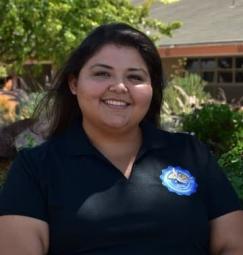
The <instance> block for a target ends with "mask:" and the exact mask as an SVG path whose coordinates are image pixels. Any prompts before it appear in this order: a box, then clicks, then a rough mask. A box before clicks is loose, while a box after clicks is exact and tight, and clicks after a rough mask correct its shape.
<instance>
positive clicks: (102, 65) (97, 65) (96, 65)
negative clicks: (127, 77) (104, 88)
mask: <svg viewBox="0 0 243 255" xmlns="http://www.w3.org/2000/svg"><path fill="white" fill-rule="evenodd" d="M95 67H103V68H107V69H113V67H112V66H109V65H106V64H100V63H97V64H94V65H92V66H91V67H90V69H93V68H95Z"/></svg>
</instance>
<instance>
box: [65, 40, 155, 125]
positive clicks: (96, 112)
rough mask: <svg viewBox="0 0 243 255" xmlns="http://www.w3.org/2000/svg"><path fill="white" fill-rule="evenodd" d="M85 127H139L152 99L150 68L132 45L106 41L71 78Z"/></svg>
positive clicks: (72, 90)
mask: <svg viewBox="0 0 243 255" xmlns="http://www.w3.org/2000/svg"><path fill="white" fill-rule="evenodd" d="M69 86H70V89H71V92H72V93H73V94H75V95H76V96H77V100H78V103H79V106H80V109H81V112H82V116H83V126H84V127H85V128H89V127H96V128H112V130H115V129H124V130H125V129H126V128H131V127H137V126H138V125H139V123H140V122H141V120H142V119H143V118H144V116H145V115H146V113H147V111H148V109H149V106H150V102H151V99H152V93H153V91H152V86H151V79H150V75H149V71H148V68H147V66H146V64H145V62H144V60H143V58H142V57H141V55H140V54H139V52H138V51H137V50H136V49H135V48H132V47H127V46H117V45H114V44H107V45H105V46H103V47H102V48H101V49H100V50H99V51H98V52H97V53H96V54H95V55H94V56H92V57H91V58H90V59H89V60H88V61H87V63H86V64H85V65H84V66H83V68H82V69H81V71H80V73H79V76H78V78H77V79H76V78H72V79H70V82H69Z"/></svg>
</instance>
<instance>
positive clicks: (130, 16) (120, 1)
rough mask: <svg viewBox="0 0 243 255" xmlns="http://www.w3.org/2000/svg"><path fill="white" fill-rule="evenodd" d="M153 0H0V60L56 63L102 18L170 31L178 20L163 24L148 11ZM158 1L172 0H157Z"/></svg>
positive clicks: (16, 64) (18, 63) (155, 33)
mask: <svg viewBox="0 0 243 255" xmlns="http://www.w3.org/2000/svg"><path fill="white" fill-rule="evenodd" d="M154 2H158V1H154V0H152V1H151V0H147V1H144V2H143V4H141V5H136V6H134V5H132V4H131V1H128V0H82V1H80V0H1V1H0V24H1V26H0V45H1V49H0V63H2V66H5V67H6V68H7V67H9V66H10V67H12V66H13V65H14V67H15V68H16V67H18V68H19V69H21V67H22V64H23V63H24V62H25V61H26V60H33V61H41V60H51V61H52V62H53V63H54V64H56V65H59V64H60V63H62V62H63V60H64V59H65V57H66V55H67V53H68V52H70V51H71V50H72V49H73V48H74V47H76V46H77V45H78V44H79V43H80V41H82V39H83V38H84V37H85V36H86V35H87V33H88V32H89V31H90V30H91V29H92V28H94V27H96V26H98V25H99V24H102V23H109V22H115V21H116V22H117V21H122V22H126V23H129V24H131V25H133V26H135V27H137V28H140V29H142V30H143V31H145V32H146V33H147V34H148V35H150V36H151V37H152V38H153V39H155V40H156V39H158V38H159V37H160V36H161V34H165V35H168V36H170V35H171V33H172V31H173V30H174V29H177V28H178V27H180V22H172V23H171V24H164V23H163V22H161V21H159V20H156V19H152V18H150V17H149V10H150V7H151V5H152V4H153V3H154ZM160 2H165V3H168V2H173V0H170V1H168V0H167V1H166V0H164V1H160Z"/></svg>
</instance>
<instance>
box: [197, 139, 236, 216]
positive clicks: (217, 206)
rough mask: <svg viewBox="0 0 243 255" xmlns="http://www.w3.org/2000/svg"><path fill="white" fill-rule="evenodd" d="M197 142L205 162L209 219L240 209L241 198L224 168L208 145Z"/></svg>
mask: <svg viewBox="0 0 243 255" xmlns="http://www.w3.org/2000/svg"><path fill="white" fill-rule="evenodd" d="M197 143H198V146H199V147H200V148H199V150H198V153H200V154H201V157H200V158H201V163H202V164H203V174H204V178H203V179H204V182H205V183H204V189H205V198H204V199H205V202H206V206H207V211H208V218H209V220H212V219H214V218H217V217H220V216H222V215H224V214H227V213H230V212H233V211H236V210H240V209H241V205H240V201H239V198H238V196H237V194H236V192H235V190H234V188H233V186H232V184H231V183H230V181H229V180H228V179H227V177H226V175H225V173H224V172H223V169H222V168H220V166H219V165H218V163H217V161H216V159H215V157H214V156H213V155H212V153H211V152H210V151H209V149H208V147H207V146H206V145H204V144H203V143H201V142H198V141H197Z"/></svg>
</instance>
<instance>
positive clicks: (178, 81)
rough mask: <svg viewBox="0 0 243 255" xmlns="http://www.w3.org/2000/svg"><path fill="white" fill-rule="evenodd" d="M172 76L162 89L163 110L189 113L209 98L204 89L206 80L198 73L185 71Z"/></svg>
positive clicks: (174, 112)
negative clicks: (163, 89)
mask: <svg viewBox="0 0 243 255" xmlns="http://www.w3.org/2000/svg"><path fill="white" fill-rule="evenodd" d="M172 77H173V78H172V80H171V81H170V82H169V83H168V85H167V87H166V89H165V91H164V105H163V110H164V112H167V113H173V114H176V115H179V114H181V113H189V112H191V111H192V110H193V109H194V108H197V107H199V106H200V105H201V104H203V103H205V102H207V101H208V100H209V99H210V95H209V94H208V93H207V92H205V91H204V87H205V85H206V82H205V81H203V80H202V78H201V77H200V76H199V75H197V74H192V73H188V72H185V73H184V74H183V75H182V74H181V75H173V76H172Z"/></svg>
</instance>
